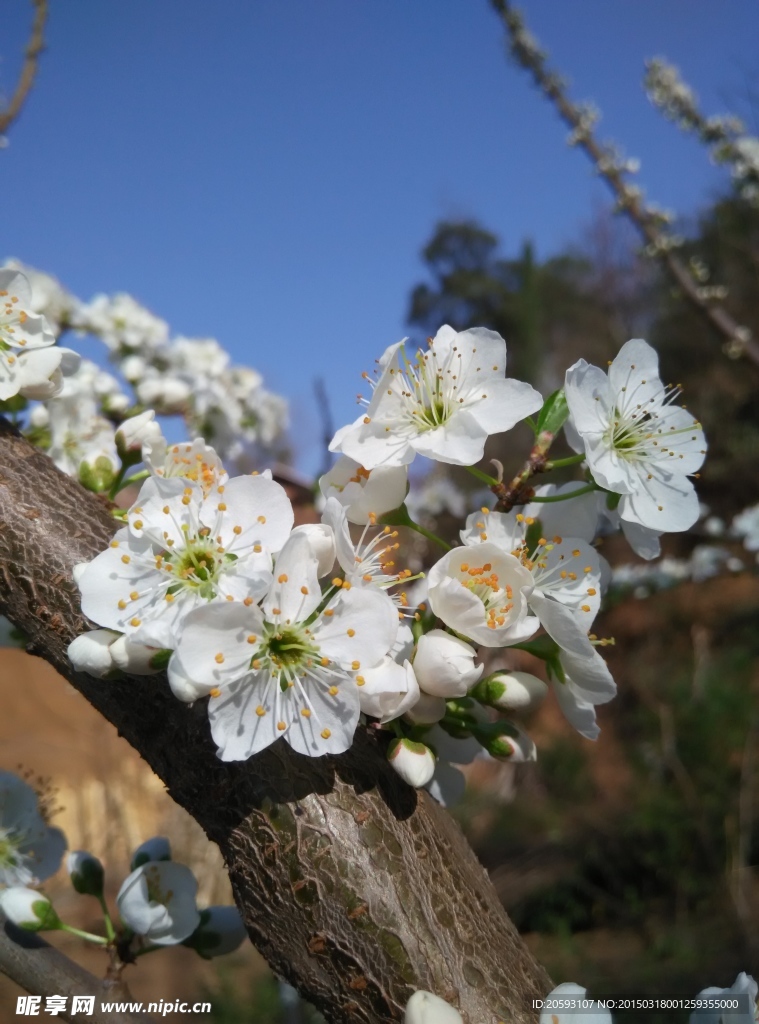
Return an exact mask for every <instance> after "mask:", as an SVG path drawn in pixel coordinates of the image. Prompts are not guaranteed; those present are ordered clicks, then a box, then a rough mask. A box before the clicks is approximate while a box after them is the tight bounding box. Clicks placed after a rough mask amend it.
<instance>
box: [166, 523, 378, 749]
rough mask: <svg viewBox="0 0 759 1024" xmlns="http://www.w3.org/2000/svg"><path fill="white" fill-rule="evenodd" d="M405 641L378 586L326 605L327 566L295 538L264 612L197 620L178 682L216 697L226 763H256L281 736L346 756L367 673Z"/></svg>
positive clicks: (175, 660) (213, 614) (242, 610)
mask: <svg viewBox="0 0 759 1024" xmlns="http://www.w3.org/2000/svg"><path fill="white" fill-rule="evenodd" d="M397 632H398V614H397V611H396V609H395V606H394V605H393V603H392V602H391V601H390V599H389V598H388V597H387V596H386V595H385V594H383V593H382V591H381V590H379V589H377V588H376V587H363V588H359V587H351V586H350V584H349V583H346V584H345V585H344V586H343V587H342V588H341V589H340V590H339V591H338V593H337V594H333V595H332V596H331V597H330V599H329V600H328V601H327V603H326V605H325V604H324V601H323V600H322V593H321V590H320V588H319V583H318V577H317V560H316V558H314V556H313V555H312V553H311V549H310V547H309V544H308V541H307V539H306V538H305V537H304V536H302V535H298V534H294V535H293V536H291V538H290V539H289V540H288V542H287V543H286V544H285V546H284V547H283V549H282V551H281V552H280V554H279V555H278V557H277V559H276V564H275V567H274V580H273V583H272V585H271V588H270V589H269V592H268V594H267V595H266V597H265V599H264V601H263V604H262V607H260V608H259V607H258V606H257V605H255V604H251V605H250V606H248V605H246V604H245V603H242V602H240V601H234V602H230V603H227V602H219V603H216V604H214V605H211V606H210V607H206V608H202V609H198V610H196V611H195V612H193V613H192V614H191V615H190V616H188V618H187V620H186V628H185V630H184V632H183V634H182V636H181V638H180V641H179V644H178V646H177V649H176V651H175V653H174V655H173V656H172V658H171V661H170V662H169V683H170V684H171V687H172V689H173V690H174V693H175V694H176V695H177V696H178V697H180V699H184V700H193V699H195V698H197V697H199V696H202V695H204V694H209V693H210V695H211V699H210V702H209V705H208V714H209V718H210V722H211V734H212V736H213V738H214V740H215V741H216V743H217V746H218V748H219V749H218V754H219V757H220V758H221V759H222V760H223V761H237V760H244V759H246V758H248V757H251V756H252V755H253V754H255V753H257V752H258V751H259V750H262V749H264V747H267V746H269V745H270V744H271V743H273V742H274V741H275V740H276V739H278V738H279V737H280V736H283V737H284V738H285V740H286V741H287V742H288V743H289V744H290V746H291V747H293V749H294V750H296V751H298V752H299V753H302V754H309V755H312V756H318V755H320V754H326V753H340V752H342V751H344V750H346V749H347V748H348V747H349V746H350V745H351V743H352V741H353V734H354V732H355V728H356V724H357V722H358V716H359V689H360V687H361V686H362V684H365V675H364V673H365V671H366V670H368V669H372V668H375V667H376V666H377V665H379V664H380V663H381V662H382V660H383V659H384V657H385V656H386V655H387V654H388V653H389V652H390V650H391V648H392V646H393V643H394V641H395V639H396V634H397Z"/></svg>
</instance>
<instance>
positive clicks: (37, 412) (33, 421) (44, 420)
mask: <svg viewBox="0 0 759 1024" xmlns="http://www.w3.org/2000/svg"><path fill="white" fill-rule="evenodd" d="M29 423H30V425H31V426H32V427H36V428H37V429H38V430H44V428H45V427H47V426H49V425H50V413H49V412H48V411H47V407H46V406H44V405H35V407H34V408H33V409H32V411H31V412H30V413H29Z"/></svg>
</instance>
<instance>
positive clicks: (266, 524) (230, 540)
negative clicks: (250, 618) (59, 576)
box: [77, 476, 293, 649]
mask: <svg viewBox="0 0 759 1024" xmlns="http://www.w3.org/2000/svg"><path fill="white" fill-rule="evenodd" d="M128 520H129V525H128V526H127V527H124V528H122V529H121V530H119V531H118V533H117V534H116V536H115V537H114V539H113V540H112V541H111V544H110V546H109V547H108V548H107V549H106V550H105V551H104V552H102V553H101V554H100V555H98V556H97V558H95V559H94V560H93V561H92V562H90V563H89V564H88V566H87V568H86V569H85V570H84V571H82V572H81V575H79V576H78V579H77V582H78V585H79V589H80V590H81V592H82V611H83V612H84V614H85V615H87V616H88V617H89V618H90V619H92V620H93V622H97V623H98V624H99V625H101V626H104V627H105V628H107V629H114V630H117V631H118V632H120V633H126V634H127V636H128V637H129V639H131V640H134V641H136V642H138V643H143V644H147V645H148V646H152V647H160V648H164V649H172V648H174V647H175V646H176V642H177V639H178V636H179V634H180V632H181V629H182V624H183V622H184V619H185V618H186V617H187V615H188V614H189V613H190V612H191V611H192V610H193V609H195V608H198V607H202V606H205V605H207V604H208V603H209V602H214V601H229V602H231V601H236V600H237V601H248V602H251V603H252V602H253V601H254V600H258V599H259V598H261V597H262V596H263V595H264V594H265V593H266V589H267V587H268V586H269V583H270V581H271V578H272V576H271V566H272V552H274V551H278V550H279V549H280V548H281V547H282V545H283V544H284V542H285V540H286V538H287V536H288V534H289V532H290V527H291V526H292V523H293V510H292V506H291V505H290V501H289V499H288V497H287V494H286V493H285V491H284V488H282V487H281V486H280V485H279V484H277V483H275V482H274V481H273V480H269V479H267V478H266V477H263V476H256V477H253V476H245V477H236V478H235V479H233V480H230V481H229V482H228V483H227V484H222V485H219V486H217V487H215V488H214V489H213V490H212V491H211V492H210V493H209V494H208V495H207V496H206V495H204V493H203V490H202V488H201V487H200V486H199V485H198V484H196V483H194V482H192V481H190V480H187V479H184V478H174V479H168V480H166V479H161V478H159V477H150V478H149V479H148V480H146V481H145V483H144V484H143V486H142V489H141V491H140V494H139V496H138V499H137V502H136V503H135V505H134V506H133V507H132V508H131V509H130V510H129V514H128Z"/></svg>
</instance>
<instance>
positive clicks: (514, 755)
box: [472, 722, 538, 764]
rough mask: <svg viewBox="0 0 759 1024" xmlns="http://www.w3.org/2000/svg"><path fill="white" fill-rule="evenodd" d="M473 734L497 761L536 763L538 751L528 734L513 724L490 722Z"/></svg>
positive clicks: (476, 728)
mask: <svg viewBox="0 0 759 1024" xmlns="http://www.w3.org/2000/svg"><path fill="white" fill-rule="evenodd" d="M472 732H473V733H474V735H475V737H476V739H477V740H478V741H479V742H480V743H481V744H482V746H483V747H484V748H485V750H487V752H488V753H489V754H490V756H491V757H494V758H495V759H496V760H497V761H512V762H513V763H515V764H521V763H522V762H524V761H536V760H537V756H538V755H537V750H536V748H535V744H534V743H533V742H532V740H531V739H530V737H529V736H528V735H527V733H525V732H523V731H522V730H521V729H520V728H519V727H518V726H516V725H514V724H513V723H512V722H488V723H486V724H484V725H478V726H476V727H475V728H474V729H473V730H472Z"/></svg>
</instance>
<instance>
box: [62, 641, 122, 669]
mask: <svg viewBox="0 0 759 1024" xmlns="http://www.w3.org/2000/svg"><path fill="white" fill-rule="evenodd" d="M118 636H119V634H118V633H117V632H116V631H115V630H113V629H91V630H90V631H89V632H88V633H82V635H81V636H78V637H77V638H76V639H75V640H72V641H71V643H70V644H69V649H68V656H69V660H70V661H71V664H72V665H73V666H74V668H75V669H76V671H77V672H87V674H88V675H91V676H95V678H96V679H105V677H106V676H107V675H109V674H110V673H111V672H113V671H114V670H115V668H116V666H115V665H114V663H113V657H112V655H111V644H112V643H113V641H114V640H116V639H117V638H118Z"/></svg>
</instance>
